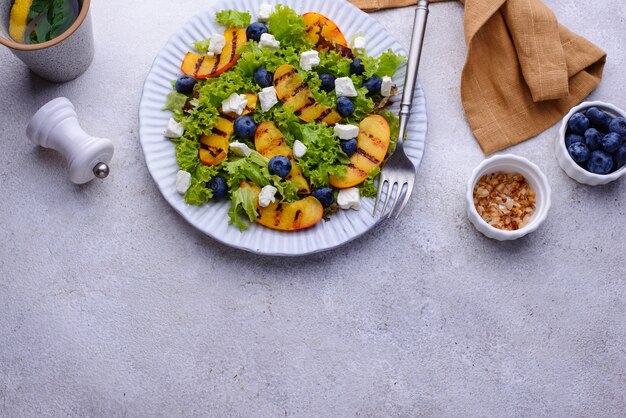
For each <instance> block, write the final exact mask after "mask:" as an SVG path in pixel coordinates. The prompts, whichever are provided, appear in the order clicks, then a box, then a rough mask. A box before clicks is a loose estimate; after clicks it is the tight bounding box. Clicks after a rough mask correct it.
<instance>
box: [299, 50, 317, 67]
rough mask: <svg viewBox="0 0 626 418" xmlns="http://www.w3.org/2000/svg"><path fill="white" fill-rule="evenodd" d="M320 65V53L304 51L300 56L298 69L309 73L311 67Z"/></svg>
mask: <svg viewBox="0 0 626 418" xmlns="http://www.w3.org/2000/svg"><path fill="white" fill-rule="evenodd" d="M318 65H320V53H319V52H317V51H305V52H303V53H302V54H301V55H300V67H301V68H302V69H303V70H305V71H311V70H312V69H313V67H317V66H318Z"/></svg>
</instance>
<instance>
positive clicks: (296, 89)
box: [282, 82, 309, 103]
mask: <svg viewBox="0 0 626 418" xmlns="http://www.w3.org/2000/svg"><path fill="white" fill-rule="evenodd" d="M308 87H309V86H307V85H306V83H305V82H302V84H300V85H299V86H298V87H296V88H295V89H293V91H292V92H291V93H290V94H288V95H287V96H285V97H284V98H283V99H282V100H283V103H285V102H287V101H289V100H291V99H293V98H294V97H296V96H297V95H298V93H300V92H301V91H302V90H304V89H306V88H308Z"/></svg>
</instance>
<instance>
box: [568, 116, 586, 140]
mask: <svg viewBox="0 0 626 418" xmlns="http://www.w3.org/2000/svg"><path fill="white" fill-rule="evenodd" d="M567 125H568V126H569V128H570V130H571V131H572V132H573V133H575V134H578V135H582V134H584V133H585V131H586V130H587V129H589V125H590V123H589V119H587V116H585V115H583V114H582V113H574V114H573V115H572V117H571V118H570V119H569V122H567Z"/></svg>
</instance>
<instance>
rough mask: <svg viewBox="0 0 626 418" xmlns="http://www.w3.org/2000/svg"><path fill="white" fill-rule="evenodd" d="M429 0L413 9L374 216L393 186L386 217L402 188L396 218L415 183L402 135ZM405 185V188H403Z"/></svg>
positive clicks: (382, 215)
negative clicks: (396, 119) (394, 140)
mask: <svg viewBox="0 0 626 418" xmlns="http://www.w3.org/2000/svg"><path fill="white" fill-rule="evenodd" d="M428 4H429V1H428V0H419V1H418V2H417V9H416V10H415V23H414V24H413V36H412V38H411V49H410V51H409V61H408V63H407V70H406V80H405V82H404V91H403V93H402V101H401V102H400V130H399V134H398V144H397V146H396V149H395V151H394V152H393V154H392V155H391V157H389V159H388V160H387V162H386V163H385V165H384V167H383V169H382V171H381V173H380V180H379V182H378V194H377V196H376V203H375V204H374V211H373V212H372V216H374V217H375V216H376V210H377V209H378V204H379V203H383V210H382V212H381V213H380V216H381V218H382V217H384V216H385V211H386V210H387V206H388V205H389V202H390V201H391V200H392V193H393V191H394V189H396V190H397V192H396V194H395V200H393V204H392V205H391V209H390V210H389V215H387V218H391V217H392V216H393V215H394V211H395V209H396V206H397V205H398V202H399V201H400V197H401V196H402V192H403V191H404V190H406V191H405V192H404V200H403V201H402V204H401V205H400V206H399V208H398V210H397V211H395V217H396V218H398V216H399V215H400V213H401V212H402V211H403V210H404V208H405V206H406V205H407V203H409V200H410V198H411V193H413V185H414V183H415V166H414V165H413V163H412V162H411V160H409V158H408V157H407V156H406V154H405V153H404V138H405V136H406V128H407V124H408V122H409V116H410V115H411V107H412V106H413V93H414V91H415V85H416V84H417V73H418V68H419V65H420V57H421V55H422V44H423V43H424V33H425V31H426V21H427V20H428ZM385 183H386V184H387V195H386V197H385V199H384V201H383V202H381V200H382V195H383V189H384V186H385ZM405 186H406V189H405Z"/></svg>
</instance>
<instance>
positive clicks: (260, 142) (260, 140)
mask: <svg viewBox="0 0 626 418" xmlns="http://www.w3.org/2000/svg"><path fill="white" fill-rule="evenodd" d="M254 147H255V148H256V150H257V151H258V152H259V153H260V154H261V155H263V156H265V157H267V158H272V157H275V156H277V155H282V156H283V157H287V158H289V159H290V160H291V171H290V172H289V175H287V177H286V179H287V180H289V181H292V182H294V183H295V184H296V186H298V193H299V194H309V193H311V188H310V187H309V183H308V182H307V181H306V179H305V178H304V176H303V175H302V170H301V169H300V167H299V166H298V163H296V162H295V161H294V159H293V152H292V151H291V148H289V146H288V145H287V141H285V137H284V136H283V134H282V132H281V131H280V129H278V127H277V126H276V125H275V124H274V122H271V121H269V122H262V123H261V124H259V126H258V127H257V129H256V134H255V135H254Z"/></svg>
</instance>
